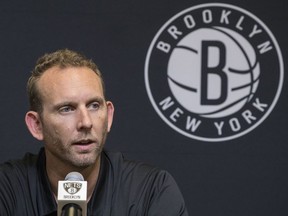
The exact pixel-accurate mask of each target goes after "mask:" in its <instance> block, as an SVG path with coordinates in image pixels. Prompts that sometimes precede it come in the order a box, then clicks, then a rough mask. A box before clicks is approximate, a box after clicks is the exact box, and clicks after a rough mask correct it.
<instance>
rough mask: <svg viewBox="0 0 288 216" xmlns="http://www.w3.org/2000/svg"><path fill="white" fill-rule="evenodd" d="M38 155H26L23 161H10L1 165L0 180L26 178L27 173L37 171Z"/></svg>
mask: <svg viewBox="0 0 288 216" xmlns="http://www.w3.org/2000/svg"><path fill="white" fill-rule="evenodd" d="M37 160H38V155H35V154H32V153H26V154H25V155H24V157H23V158H22V159H15V160H8V161H6V162H4V163H2V164H0V178H3V177H4V176H5V177H6V178H11V177H16V176H25V174H26V173H31V171H32V170H36V164H37Z"/></svg>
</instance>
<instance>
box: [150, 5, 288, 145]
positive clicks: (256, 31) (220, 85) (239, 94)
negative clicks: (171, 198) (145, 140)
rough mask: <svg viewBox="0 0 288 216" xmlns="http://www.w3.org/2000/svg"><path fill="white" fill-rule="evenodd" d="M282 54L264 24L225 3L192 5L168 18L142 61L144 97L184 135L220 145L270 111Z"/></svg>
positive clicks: (280, 77)
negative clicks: (143, 62)
mask: <svg viewBox="0 0 288 216" xmlns="http://www.w3.org/2000/svg"><path fill="white" fill-rule="evenodd" d="M283 80H284V65H283V57H282V54H281V50H280V48H279V45H278V43H277V41H276V39H275V37H274V35H273V34H272V32H271V31H270V30H269V28H268V27H267V26H266V25H265V24H264V23H263V22H262V21H261V20H260V19H259V18H258V17H256V16H255V15H254V14H252V13H251V12H249V11H246V10H244V9H243V8H240V7H237V6H235V5H231V4H223V3H207V4H199V5H195V6H193V7H190V8H187V9H185V10H183V11H180V12H179V13H177V14H176V15H174V16H173V17H171V18H170V19H169V20H168V21H167V22H166V23H165V24H164V25H163V26H162V27H161V28H160V29H159V31H158V32H157V33H156V35H155V36H154V38H153V40H152V42H151V44H150V47H149V49H148V52H147V56H146V61H145V85H146V90H147V94H148V97H149V99H150V102H151V104H152V106H153V107H154V109H155V111H156V112H157V114H158V115H159V116H160V118H161V119H162V120H163V121H164V122H165V123H166V124H167V125H168V126H169V127H171V128H172V129H173V130H175V131H176V132H178V133H179V134H181V135H184V136H186V137H189V138H192V139H195V140H199V141H208V142H222V141H228V140H232V139H236V138H238V137H241V136H243V135H245V134H247V133H249V132H251V131H252V130H254V129H255V128H256V127H258V126H259V125H260V124H261V123H263V122H264V120H265V119H266V118H267V116H269V114H270V113H271V112H272V110H273V109H274V107H275V105H276V103H277V101H278V98H279V96H280V93H281V90H282V86H283Z"/></svg>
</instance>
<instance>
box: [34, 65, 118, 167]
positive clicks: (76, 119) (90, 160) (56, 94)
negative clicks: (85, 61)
mask: <svg viewBox="0 0 288 216" xmlns="http://www.w3.org/2000/svg"><path fill="white" fill-rule="evenodd" d="M37 86H38V89H39V91H40V95H41V97H42V101H43V112H42V114H41V115H40V117H39V122H40V127H41V130H42V138H43V140H44V142H45V149H46V157H47V159H48V160H49V159H50V160H53V161H54V162H55V161H59V162H62V163H63V162H64V163H68V164H69V165H72V166H76V167H83V168H84V167H87V166H89V165H92V164H94V163H95V161H96V159H97V158H98V156H99V155H100V153H101V151H102V148H103V145H104V142H105V139H106V136H107V133H108V132H109V131H110V127H111V125H112V120H113V111H114V108H113V104H112V103H111V102H109V101H105V98H104V93H103V87H102V85H101V81H100V78H99V77H98V76H97V74H95V73H94V72H93V71H92V70H91V69H89V68H86V67H78V68H77V67H70V68H65V69H60V68H58V67H53V68H51V69H49V70H47V71H46V72H45V73H44V74H43V75H42V77H41V78H40V79H39V82H38V84H37Z"/></svg>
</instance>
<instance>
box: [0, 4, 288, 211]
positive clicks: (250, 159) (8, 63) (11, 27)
mask: <svg viewBox="0 0 288 216" xmlns="http://www.w3.org/2000/svg"><path fill="white" fill-rule="evenodd" d="M206 2H209V1H206V0H205V1H204V0H203V1H199V0H189V1H188V0H177V1H174V0H157V1H155V0H153V1H152V0H146V1H137V0H118V1H116V0H95V1H36V0H35V1H31V0H28V1H20V0H19V1H5V2H4V1H2V2H1V3H0V79H1V86H0V101H1V109H0V111H1V114H2V118H1V126H0V134H1V153H0V162H3V161H5V160H8V159H13V158H19V157H22V156H23V154H24V153H25V152H26V151H30V152H35V153H37V152H38V149H39V148H40V146H41V145H42V144H41V143H37V142H36V141H35V140H34V139H33V138H31V136H30V134H29V133H28V130H27V129H26V126H25V124H24V115H25V112H26V111H27V109H28V104H27V100H26V92H25V85H26V80H27V78H28V76H29V73H30V71H31V69H32V67H33V65H34V63H35V61H36V59H37V58H38V57H39V56H40V55H42V54H43V53H45V52H50V51H54V50H56V49H59V48H70V49H74V50H77V51H80V52H83V53H85V54H86V55H87V56H88V57H90V58H93V59H94V60H95V61H96V63H97V64H98V65H99V66H100V69H101V70H102V73H103V74H104V78H105V80H106V83H107V84H106V85H107V94H108V98H109V99H111V100H112V101H113V102H114V105H115V108H116V114H115V120H114V125H113V128H112V132H111V133H110V136H109V138H108V142H107V145H106V147H107V149H109V150H113V151H122V152H123V153H124V154H125V155H126V156H127V157H128V158H130V159H135V160H144V161H146V162H148V163H152V164H154V165H157V166H160V167H162V168H164V169H167V170H168V171H169V172H170V173H171V174H172V175H173V176H174V177H175V179H176V180H177V182H178V184H179V187H180V188H181V190H182V192H183V195H184V197H185V199H186V203H187V207H188V210H189V213H190V215H199V216H203V215H219V216H220V215H221V216H223V215H229V216H231V215H235V216H238V215H239V216H244V215H245V216H247V215H249V216H250V215H251V216H254V215H261V216H264V215H267V216H268V215H269V216H271V215H287V214H288V205H287V201H288V199H287V198H288V185H287V184H288V175H287V170H288V169H287V168H288V157H287V156H288V148H287V141H286V140H287V137H288V136H287V126H286V125H287V124H288V118H287V105H288V102H287V87H286V86H287V84H286V82H287V80H286V79H287V78H286V77H285V80H284V86H283V90H282V94H281V96H280V98H279V101H278V103H277V104H276V106H275V108H274V110H273V111H272V113H271V114H270V115H269V116H268V118H267V119H266V120H265V121H264V122H263V123H262V124H261V125H260V126H258V127H257V128H256V129H254V130H253V131H252V132H250V133H248V134H246V135H245V136H242V137H240V138H238V139H234V140H231V141H226V142H218V143H209V142H203V141H197V140H193V139H191V138H187V137H184V136H183V135H180V134H179V133H177V132H175V131H174V130H172V129H171V128H170V127H169V126H167V124H165V123H164V122H163V121H162V119H161V118H160V117H159V116H158V115H157V113H156V112H155V110H154V109H153V107H152V105H151V103H150V101H149V99H148V96H147V93H146V89H145V83H144V63H145V58H146V53H147V51H148V48H149V45H150V43H151V41H152V39H153V37H154V36H155V34H156V33H157V31H158V30H159V29H160V27H161V26H162V25H163V24H164V23H165V22H166V21H167V20H169V19H170V18H171V17H172V16H174V15H175V14H177V13H178V12H180V11H182V10H184V9H186V8H188V7H191V6H194V5H197V4H201V3H206ZM210 2H213V1H210ZM222 2H223V3H225V2H226V3H229V4H233V5H235V6H238V7H241V8H244V9H246V10H248V11H250V12H251V13H253V14H254V15H256V16H257V17H259V18H260V19H261V20H262V21H263V22H264V23H265V24H266V25H267V26H268V27H269V29H270V30H271V31H272V32H273V34H274V36H275V37H276V39H277V41H278V43H279V46H280V48H281V51H282V54H283V58H284V68H286V67H287V60H286V59H287V52H288V48H287V47H288V43H287V38H288V31H287V21H288V13H287V10H288V7H287V2H286V0H276V1H272V0H261V1H260V0H258V1H256V0H254V1H253V0H250V1H244V0H241V1H240V0H230V1H222ZM285 72H286V71H285ZM285 75H286V74H285ZM267 88H269V86H267Z"/></svg>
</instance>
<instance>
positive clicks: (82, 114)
mask: <svg viewBox="0 0 288 216" xmlns="http://www.w3.org/2000/svg"><path fill="white" fill-rule="evenodd" d="M78 116H79V117H78V130H83V129H91V128H92V126H93V123H92V118H91V115H90V113H89V111H88V110H87V109H86V108H82V109H80V110H79V114H78Z"/></svg>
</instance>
